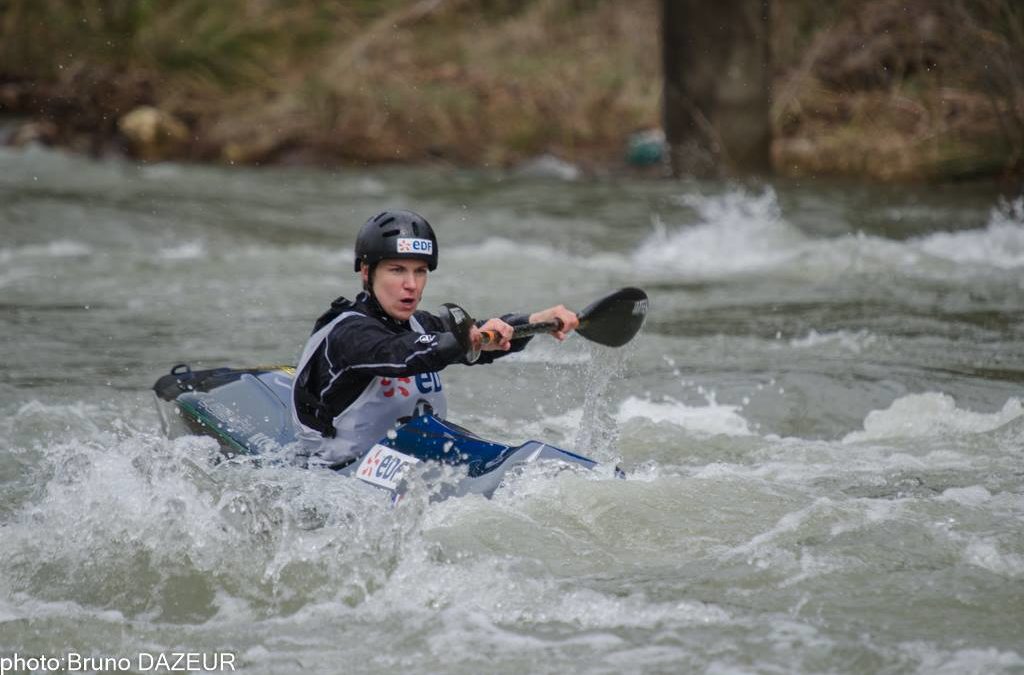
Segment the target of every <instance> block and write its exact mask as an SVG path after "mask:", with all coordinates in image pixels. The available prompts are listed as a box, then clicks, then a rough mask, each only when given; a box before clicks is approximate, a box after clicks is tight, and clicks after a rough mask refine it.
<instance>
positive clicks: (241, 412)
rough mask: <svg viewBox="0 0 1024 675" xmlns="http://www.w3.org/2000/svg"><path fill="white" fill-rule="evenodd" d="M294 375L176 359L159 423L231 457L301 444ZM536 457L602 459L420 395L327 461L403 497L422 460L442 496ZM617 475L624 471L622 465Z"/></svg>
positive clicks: (160, 395)
mask: <svg viewBox="0 0 1024 675" xmlns="http://www.w3.org/2000/svg"><path fill="white" fill-rule="evenodd" d="M294 376H295V369H294V368H291V367H288V366H277V367H268V368H241V369H238V368H214V369H210V370H192V368H191V367H190V366H189V365H187V364H179V365H176V366H174V367H173V368H172V369H171V372H170V373H169V374H167V375H164V376H163V377H161V378H160V379H158V380H157V381H156V383H155V384H154V385H153V391H154V393H155V394H156V400H157V411H158V413H159V415H160V421H161V426H162V427H163V431H164V433H165V435H167V436H168V437H170V438H175V437H179V436H182V435H186V434H200V435H206V436H211V437H213V438H215V439H217V441H218V442H219V443H220V446H221V454H222V455H223V456H224V457H225V458H228V459H232V458H235V457H237V456H239V455H242V456H259V455H271V454H274V453H278V454H280V453H282V452H286V451H287V449H288V448H289V446H291V447H293V448H297V447H298V446H295V445H292V444H295V443H296V442H297V441H298V434H297V430H296V428H295V424H294V422H293V421H292V419H293V418H292V379H293V377H294ZM533 462H557V463H559V464H561V465H563V466H576V467H582V468H585V469H593V468H595V467H596V466H597V462H595V461H594V460H592V459H589V458H587V457H584V456H582V455H578V454H576V453H574V452H570V451H568V450H563V449H561V448H557V447H555V446H553V445H550V444H548V443H543V442H541V441H527V442H525V443H523V444H521V445H506V444H504V443H496V442H493V441H488V440H485V439H483V438H480V437H479V436H477V435H476V434H474V433H472V432H471V431H469V430H467V429H464V428H462V427H460V426H458V425H457V424H454V423H452V422H449V421H448V420H444V419H441V418H440V417H438V416H436V415H435V414H434V411H433V410H432V409H431V408H430V406H429V404H428V403H427V402H426V401H421V402H420V403H419V404H418V405H417V407H416V409H415V412H414V414H413V415H412V416H410V417H408V418H402V419H401V420H398V421H397V423H396V426H395V429H394V431H393V432H389V433H388V434H387V436H386V437H385V438H382V439H380V441H378V442H377V443H376V444H375V445H374V446H373V447H372V448H370V449H369V450H368V451H367V452H366V453H364V454H363V455H362V456H361V457H359V458H358V459H356V460H354V461H352V462H350V463H347V464H344V465H341V466H331V467H328V468H330V469H332V470H334V471H336V472H337V473H339V474H341V475H345V476H352V477H354V478H356V479H358V480H360V481H362V482H364V483H366V484H369V485H372V486H374V487H376V488H380V489H383V490H387V491H389V492H391V493H392V495H393V497H394V498H395V499H397V498H399V497H400V496H401V495H402V494H403V493H404V492H405V490H406V489H407V488H408V485H407V483H406V482H405V479H406V478H407V477H408V475H409V472H410V471H412V470H413V467H416V469H415V470H416V472H417V473H418V474H419V475H421V476H422V477H423V479H424V480H426V481H428V482H430V483H431V485H432V488H433V490H434V493H433V495H432V498H434V499H444V498H447V497H451V496H461V495H466V494H482V495H484V496H487V497H490V496H491V495H492V494H493V493H494V491H495V490H496V489H497V488H498V487H499V486H500V485H501V484H502V482H503V480H504V479H505V478H506V476H507V475H508V473H509V471H512V470H513V469H515V468H517V467H523V466H524V465H527V464H530V463H533ZM452 469H454V471H453V470H452ZM615 475H616V476H618V477H624V474H623V473H622V472H621V471H620V470H619V469H618V467H616V468H615ZM442 477H443V480H441V478H442Z"/></svg>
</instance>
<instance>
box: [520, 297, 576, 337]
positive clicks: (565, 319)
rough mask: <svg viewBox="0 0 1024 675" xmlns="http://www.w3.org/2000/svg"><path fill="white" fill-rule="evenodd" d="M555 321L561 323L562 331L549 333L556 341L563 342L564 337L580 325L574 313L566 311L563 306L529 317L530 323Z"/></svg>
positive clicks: (544, 310)
mask: <svg viewBox="0 0 1024 675" xmlns="http://www.w3.org/2000/svg"><path fill="white" fill-rule="evenodd" d="M555 319H558V320H560V321H561V322H562V330H556V331H553V332H552V333H551V334H552V335H553V336H555V338H556V339H558V340H564V339H565V336H566V335H568V334H569V333H570V332H571V331H574V330H576V327H577V326H579V325H580V320H579V319H578V318H577V317H576V312H574V311H572V310H571V309H566V307H565V305H555V306H554V307H548V308H547V309H542V310H541V311H539V312H534V313H533V314H531V315H530V323H538V322H541V321H554V320H555Z"/></svg>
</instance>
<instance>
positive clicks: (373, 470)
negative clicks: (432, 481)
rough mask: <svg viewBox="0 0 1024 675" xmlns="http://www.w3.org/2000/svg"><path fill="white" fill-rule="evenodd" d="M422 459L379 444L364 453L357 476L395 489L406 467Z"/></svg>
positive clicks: (368, 481)
mask: <svg viewBox="0 0 1024 675" xmlns="http://www.w3.org/2000/svg"><path fill="white" fill-rule="evenodd" d="M419 461H420V460H418V459H416V458H415V457H411V456H409V455H404V454H402V453H400V452H398V451H397V450H392V449H391V448H389V447H387V446H384V445H381V444H379V443H378V444H377V445H375V446H373V447H372V448H370V451H369V452H368V453H366V454H365V455H363V459H362V461H361V462H359V468H358V469H356V476H357V477H358V478H360V479H362V480H364V481H366V482H367V483H373V484H374V485H379V486H380V487H383V488H387V489H389V490H394V489H396V488H397V487H398V483H399V482H400V481H401V480H402V476H403V475H404V474H405V470H406V468H408V467H409V466H411V465H413V464H418V463H419Z"/></svg>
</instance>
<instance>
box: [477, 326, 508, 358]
mask: <svg viewBox="0 0 1024 675" xmlns="http://www.w3.org/2000/svg"><path fill="white" fill-rule="evenodd" d="M485 330H488V331H492V332H493V333H496V334H497V335H498V336H499V337H500V339H499V340H495V341H493V342H488V343H487V344H483V340H482V339H481V335H480V332H481V331H485ZM469 340H470V342H472V343H473V349H474V350H480V351H485V352H496V351H501V352H507V351H508V350H509V349H512V326H510V325H508V324H507V323H505V322H504V321H502V320H501V319H488V320H487V321H486V322H485V323H484V325H482V326H480V327H479V328H477V327H476V326H472V327H471V328H470V329H469Z"/></svg>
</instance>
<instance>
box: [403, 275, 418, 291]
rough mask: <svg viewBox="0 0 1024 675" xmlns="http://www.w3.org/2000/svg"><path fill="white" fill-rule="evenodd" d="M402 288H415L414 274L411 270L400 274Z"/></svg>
mask: <svg viewBox="0 0 1024 675" xmlns="http://www.w3.org/2000/svg"><path fill="white" fill-rule="evenodd" d="M402 288H404V289H406V290H410V291H411V290H416V275H415V274H414V273H412V272H406V273H405V274H403V275H402Z"/></svg>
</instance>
